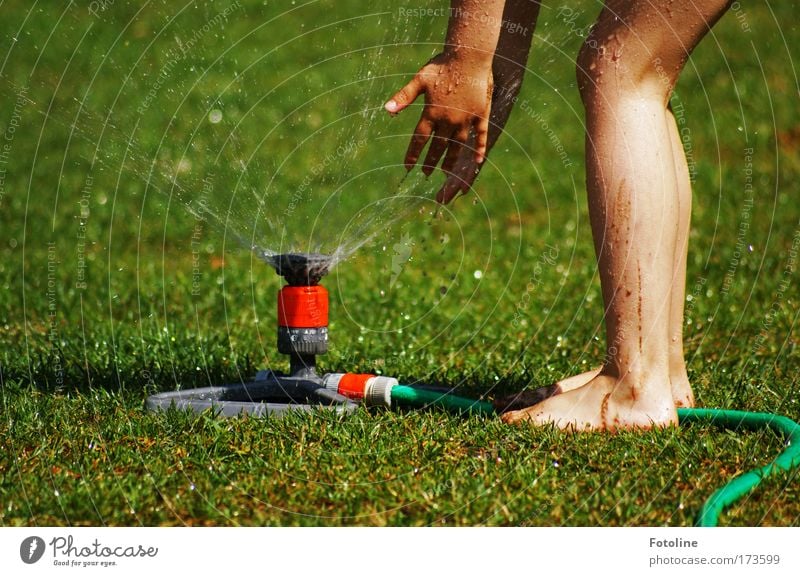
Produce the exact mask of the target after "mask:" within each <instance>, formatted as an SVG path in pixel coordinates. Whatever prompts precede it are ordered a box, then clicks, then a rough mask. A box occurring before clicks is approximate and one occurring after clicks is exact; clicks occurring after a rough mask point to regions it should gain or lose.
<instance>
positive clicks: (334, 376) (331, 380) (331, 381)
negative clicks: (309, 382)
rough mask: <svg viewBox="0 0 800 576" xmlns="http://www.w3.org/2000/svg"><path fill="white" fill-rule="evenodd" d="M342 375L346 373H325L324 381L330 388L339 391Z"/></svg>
mask: <svg viewBox="0 0 800 576" xmlns="http://www.w3.org/2000/svg"><path fill="white" fill-rule="evenodd" d="M342 376H344V374H342V373H340V372H337V373H330V374H325V376H323V377H322V383H323V384H324V385H325V388H327V389H328V390H331V391H333V392H339V381H340V380H341V379H342Z"/></svg>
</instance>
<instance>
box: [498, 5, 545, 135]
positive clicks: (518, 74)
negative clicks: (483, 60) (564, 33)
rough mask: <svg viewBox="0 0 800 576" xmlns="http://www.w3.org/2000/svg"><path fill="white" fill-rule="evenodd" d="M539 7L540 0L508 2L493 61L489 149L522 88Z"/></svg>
mask: <svg viewBox="0 0 800 576" xmlns="http://www.w3.org/2000/svg"><path fill="white" fill-rule="evenodd" d="M540 9H541V2H540V1H538V0H508V1H507V2H506V5H505V11H504V12H503V26H502V30H501V32H500V37H499V39H498V42H497V49H496V51H495V55H494V61H493V63H492V74H493V76H494V93H493V95H492V100H493V102H492V113H491V117H490V119H489V139H488V145H489V148H491V147H492V146H493V145H494V143H495V141H497V138H498V137H499V136H500V134H501V133H502V131H503V128H504V127H505V124H506V121H507V120H508V116H509V115H510V114H511V109H512V108H513V107H514V103H515V102H516V100H517V96H518V95H519V91H520V88H521V87H522V80H523V78H524V76H525V70H526V69H527V63H528V55H529V54H530V49H531V43H532V42H533V33H534V31H535V29H536V22H537V20H538V19H539V11H540Z"/></svg>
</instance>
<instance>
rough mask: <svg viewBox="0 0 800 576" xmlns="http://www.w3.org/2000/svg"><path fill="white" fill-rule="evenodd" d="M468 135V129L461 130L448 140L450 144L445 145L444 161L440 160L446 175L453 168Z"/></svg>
mask: <svg viewBox="0 0 800 576" xmlns="http://www.w3.org/2000/svg"><path fill="white" fill-rule="evenodd" d="M468 136H469V130H462V131H460V132H459V133H458V134H456V135H455V136H454V137H453V138H452V139H451V140H450V145H449V146H448V147H447V154H445V157H444V162H442V170H444V171H445V172H446V173H447V174H448V175H450V173H451V172H452V171H453V168H455V166H456V163H457V162H458V159H459V157H460V155H461V150H462V148H463V147H464V143H465V142H466V141H467V137H468Z"/></svg>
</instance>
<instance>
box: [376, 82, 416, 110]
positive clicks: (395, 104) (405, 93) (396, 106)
mask: <svg viewBox="0 0 800 576" xmlns="http://www.w3.org/2000/svg"><path fill="white" fill-rule="evenodd" d="M422 92H424V89H423V83H422V78H421V77H420V75H419V74H416V75H415V76H414V77H413V78H412V79H411V82H409V83H408V84H406V85H405V86H403V87H402V88H401V89H400V91H399V92H397V93H396V94H395V95H394V96H392V97H391V98H390V99H389V101H388V102H387V103H386V104H384V106H383V107H384V108H385V109H386V111H387V112H389V114H397V113H398V112H400V111H401V110H403V109H404V108H406V107H407V106H408V105H409V104H411V103H412V102H413V101H414V100H416V99H417V96H419V95H420V94H421V93H422Z"/></svg>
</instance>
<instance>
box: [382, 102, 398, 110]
mask: <svg viewBox="0 0 800 576" xmlns="http://www.w3.org/2000/svg"><path fill="white" fill-rule="evenodd" d="M383 107H384V108H386V111H387V112H397V102H395V101H394V100H389V101H388V102H387V103H386V104H384V106H383Z"/></svg>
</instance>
